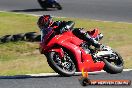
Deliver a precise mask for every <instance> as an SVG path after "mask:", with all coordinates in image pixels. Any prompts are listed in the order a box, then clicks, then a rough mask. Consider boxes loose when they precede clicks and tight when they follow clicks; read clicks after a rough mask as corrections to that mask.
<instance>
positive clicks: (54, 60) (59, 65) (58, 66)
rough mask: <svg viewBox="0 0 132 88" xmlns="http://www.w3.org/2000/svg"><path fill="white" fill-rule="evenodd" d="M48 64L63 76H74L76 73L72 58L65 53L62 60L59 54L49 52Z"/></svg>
mask: <svg viewBox="0 0 132 88" xmlns="http://www.w3.org/2000/svg"><path fill="white" fill-rule="evenodd" d="M47 62H48V64H49V66H50V67H51V68H52V69H53V70H54V71H55V72H57V73H59V74H60V75H62V76H72V75H74V73H75V71H76V67H75V63H74V61H73V59H72V57H71V56H70V55H69V54H68V53H67V52H65V51H64V57H63V58H60V56H59V54H58V53H57V52H49V54H48V57H47Z"/></svg>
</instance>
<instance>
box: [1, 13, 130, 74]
mask: <svg viewBox="0 0 132 88" xmlns="http://www.w3.org/2000/svg"><path fill="white" fill-rule="evenodd" d="M37 19H38V17H34V16H29V15H22V14H13V13H2V12H0V36H3V35H5V34H16V33H25V32H30V31H36V32H38V33H39V29H38V28H37V25H36V21H37ZM54 20H73V21H75V22H76V25H75V26H76V27H83V28H86V30H90V29H92V28H100V31H101V32H102V33H103V34H104V39H103V41H102V42H103V43H105V44H107V45H110V46H111V47H113V48H115V49H116V50H117V51H118V52H120V53H121V55H122V57H123V58H124V61H125V68H132V60H131V59H132V55H131V53H132V41H131V40H132V36H131V35H132V24H128V23H116V22H101V21H94V20H88V19H87V20H86V19H75V18H54ZM36 48H38V44H37V43H30V42H21V41H20V42H10V43H5V44H0V75H18V74H19V75H20V74H21V75H22V74H29V73H44V72H54V71H53V70H52V69H51V68H50V67H49V66H48V64H47V62H46V58H45V56H44V55H41V54H40V53H39V52H38V50H37V49H36Z"/></svg>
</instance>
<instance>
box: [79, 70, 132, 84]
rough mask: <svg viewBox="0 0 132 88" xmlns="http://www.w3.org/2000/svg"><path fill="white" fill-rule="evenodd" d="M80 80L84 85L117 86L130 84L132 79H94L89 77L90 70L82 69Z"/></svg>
mask: <svg viewBox="0 0 132 88" xmlns="http://www.w3.org/2000/svg"><path fill="white" fill-rule="evenodd" d="M79 82H80V84H81V85H82V86H88V85H110V86H111V85H116V86H130V85H131V80H123V79H121V80H102V79H101V80H99V79H96V80H93V79H89V75H88V72H87V71H85V72H84V69H82V76H81V77H80V78H79Z"/></svg>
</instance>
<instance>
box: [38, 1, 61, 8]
mask: <svg viewBox="0 0 132 88" xmlns="http://www.w3.org/2000/svg"><path fill="white" fill-rule="evenodd" d="M38 3H39V4H40V6H41V7H42V8H43V9H45V10H47V9H48V8H57V9H58V10H61V9H62V7H61V5H60V4H59V3H58V2H56V1H55V0H54V1H53V2H49V1H48V0H38Z"/></svg>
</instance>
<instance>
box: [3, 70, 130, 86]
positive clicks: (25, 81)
mask: <svg viewBox="0 0 132 88" xmlns="http://www.w3.org/2000/svg"><path fill="white" fill-rule="evenodd" d="M80 77H81V75H80V76H72V77H60V76H38V77H35V76H28V75H27V76H25V77H24V76H23V77H22V76H17V77H8V76H6V77H0V88H83V86H81V85H80V83H79V81H78V79H79V78H80ZM89 79H91V80H96V79H108V80H110V79H112V80H114V79H115V80H117V79H118V80H120V79H125V80H132V71H128V72H123V73H121V74H113V75H111V74H107V73H105V72H103V73H93V74H89ZM112 87H113V88H132V85H130V86H121V85H119V86H114V85H113V86H109V85H107V86H101V85H100V86H97V85H96V86H94V85H92V86H86V87H85V88H112Z"/></svg>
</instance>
